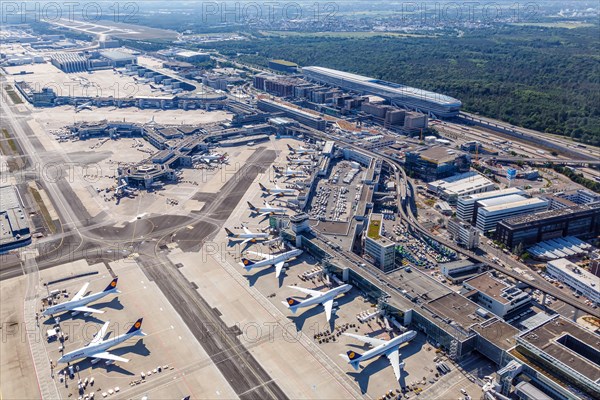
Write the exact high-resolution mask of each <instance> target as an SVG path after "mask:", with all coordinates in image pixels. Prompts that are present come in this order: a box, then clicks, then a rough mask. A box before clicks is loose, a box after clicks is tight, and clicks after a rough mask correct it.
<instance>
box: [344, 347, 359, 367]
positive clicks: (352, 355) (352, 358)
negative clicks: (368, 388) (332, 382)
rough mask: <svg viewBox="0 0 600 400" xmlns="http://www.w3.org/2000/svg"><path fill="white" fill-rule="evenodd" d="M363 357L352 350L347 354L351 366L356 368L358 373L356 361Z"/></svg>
mask: <svg viewBox="0 0 600 400" xmlns="http://www.w3.org/2000/svg"><path fill="white" fill-rule="evenodd" d="M361 356H362V354H359V353H357V352H355V351H352V350H349V351H347V352H346V357H348V361H349V362H350V365H352V367H354V369H355V370H357V371H358V361H355V360H357V359H359V358H360V357H361Z"/></svg>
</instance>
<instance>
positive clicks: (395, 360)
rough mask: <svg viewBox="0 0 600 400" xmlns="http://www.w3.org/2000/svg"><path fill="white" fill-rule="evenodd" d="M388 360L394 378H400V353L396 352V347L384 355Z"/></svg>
mask: <svg viewBox="0 0 600 400" xmlns="http://www.w3.org/2000/svg"><path fill="white" fill-rule="evenodd" d="M385 356H386V357H387V358H388V360H390V364H392V368H394V375H396V380H398V381H399V380H400V353H398V349H394V350H393V351H390V352H388V353H387V354H386V355H385Z"/></svg>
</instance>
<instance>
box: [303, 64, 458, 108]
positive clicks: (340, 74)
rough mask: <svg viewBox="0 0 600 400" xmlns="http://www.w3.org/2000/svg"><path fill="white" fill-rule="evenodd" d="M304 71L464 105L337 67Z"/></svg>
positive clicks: (446, 97)
mask: <svg viewBox="0 0 600 400" xmlns="http://www.w3.org/2000/svg"><path fill="white" fill-rule="evenodd" d="M302 71H303V72H305V71H309V72H316V73H320V74H324V75H328V76H330V77H332V78H338V79H344V80H346V81H350V82H355V83H360V84H363V85H366V86H369V87H371V88H372V89H373V92H378V91H379V92H381V91H387V92H389V93H394V94H396V95H397V96H399V97H402V96H409V97H417V98H422V99H425V100H428V101H431V102H434V103H438V104H442V105H456V106H457V107H460V106H461V105H462V102H461V101H460V100H458V99H455V98H454V97H450V96H446V95H444V94H440V93H435V92H430V91H427V90H423V89H417V88H413V87H410V86H404V85H400V84H398V83H393V82H387V81H383V80H380V79H375V78H370V77H368V76H363V75H357V74H352V73H350V72H344V71H339V70H336V69H331V68H324V67H316V66H311V67H303V68H302Z"/></svg>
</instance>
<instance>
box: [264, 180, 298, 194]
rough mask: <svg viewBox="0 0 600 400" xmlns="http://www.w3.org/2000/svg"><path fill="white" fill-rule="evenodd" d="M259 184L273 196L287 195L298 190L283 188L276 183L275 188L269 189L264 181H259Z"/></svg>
mask: <svg viewBox="0 0 600 400" xmlns="http://www.w3.org/2000/svg"><path fill="white" fill-rule="evenodd" d="M258 186H260V188H261V190H262V191H263V192H267V193H269V194H272V195H273V196H277V197H282V196H285V195H293V194H294V193H296V190H294V189H281V188H280V187H279V186H277V185H275V188H273V189H267V188H266V187H264V186H263V184H262V183H260V182H259V183H258Z"/></svg>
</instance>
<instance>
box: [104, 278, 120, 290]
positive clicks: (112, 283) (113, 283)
mask: <svg viewBox="0 0 600 400" xmlns="http://www.w3.org/2000/svg"><path fill="white" fill-rule="evenodd" d="M118 280H119V278H115V279H113V280H112V281H110V283H109V284H108V286H107V287H106V289H104V292H108V291H109V290H113V289H116V288H117V281H118Z"/></svg>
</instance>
